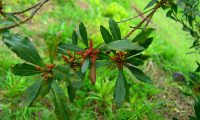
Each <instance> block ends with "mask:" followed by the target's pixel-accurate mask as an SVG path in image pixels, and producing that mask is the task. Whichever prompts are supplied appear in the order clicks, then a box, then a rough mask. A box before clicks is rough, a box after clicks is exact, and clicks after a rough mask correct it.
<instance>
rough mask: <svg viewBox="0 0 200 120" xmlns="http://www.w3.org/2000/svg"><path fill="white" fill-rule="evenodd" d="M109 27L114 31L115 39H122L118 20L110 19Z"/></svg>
mask: <svg viewBox="0 0 200 120" xmlns="http://www.w3.org/2000/svg"><path fill="white" fill-rule="evenodd" d="M109 28H110V31H111V33H112V36H113V38H114V40H121V32H120V28H119V26H118V24H117V22H116V21H114V20H113V19H110V20H109Z"/></svg>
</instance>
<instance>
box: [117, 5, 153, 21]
mask: <svg viewBox="0 0 200 120" xmlns="http://www.w3.org/2000/svg"><path fill="white" fill-rule="evenodd" d="M153 9H154V8H152V9H149V10H147V11H145V12H143V13H140V14H138V15H137V16H134V17H132V18H129V19H126V20H122V21H119V22H117V23H123V22H127V21H130V20H132V19H135V18H137V17H140V16H141V15H144V14H146V13H148V12H150V11H152V10H153Z"/></svg>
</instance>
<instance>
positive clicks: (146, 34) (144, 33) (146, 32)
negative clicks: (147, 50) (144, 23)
mask: <svg viewBox="0 0 200 120" xmlns="http://www.w3.org/2000/svg"><path fill="white" fill-rule="evenodd" d="M154 30H155V29H153V28H148V29H145V30H143V31H142V32H141V33H139V34H138V35H137V36H136V37H135V38H134V39H133V40H132V41H133V42H138V43H140V44H142V43H144V42H145V41H146V40H147V38H148V37H149V35H150V34H151V33H152V32H153V31H154Z"/></svg>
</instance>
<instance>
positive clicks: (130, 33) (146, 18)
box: [124, 0, 167, 39]
mask: <svg viewBox="0 0 200 120" xmlns="http://www.w3.org/2000/svg"><path fill="white" fill-rule="evenodd" d="M166 1H167V0H161V1H160V2H158V3H157V4H156V6H155V7H154V8H153V10H152V11H151V12H150V13H149V14H148V15H147V16H146V17H145V18H144V19H143V20H142V21H141V22H140V23H139V24H138V25H137V26H135V27H134V28H133V29H132V30H131V31H130V32H129V33H128V34H127V35H126V36H125V37H124V39H127V38H128V37H130V36H131V35H132V34H133V33H134V32H135V31H136V30H137V29H139V28H140V27H141V26H142V25H143V24H144V23H145V22H147V24H146V26H145V27H147V26H148V22H149V21H150V20H151V18H152V17H153V15H154V13H155V12H156V11H157V10H158V9H159V8H160V7H161V6H162V5H163V4H164V3H165V2H166Z"/></svg>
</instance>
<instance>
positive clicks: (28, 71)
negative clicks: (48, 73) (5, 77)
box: [11, 63, 43, 76]
mask: <svg viewBox="0 0 200 120" xmlns="http://www.w3.org/2000/svg"><path fill="white" fill-rule="evenodd" d="M11 70H12V72H13V73H14V74H15V75H19V76H30V75H35V74H40V73H42V72H43V71H39V70H37V69H36V66H33V65H30V64H26V63H21V64H16V65H15V66H14V67H12V68H11Z"/></svg>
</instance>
